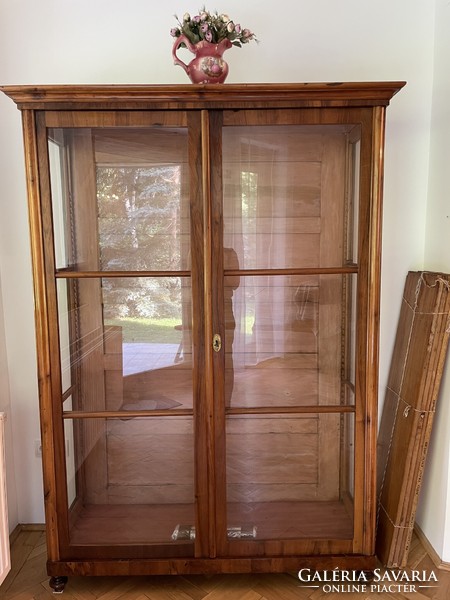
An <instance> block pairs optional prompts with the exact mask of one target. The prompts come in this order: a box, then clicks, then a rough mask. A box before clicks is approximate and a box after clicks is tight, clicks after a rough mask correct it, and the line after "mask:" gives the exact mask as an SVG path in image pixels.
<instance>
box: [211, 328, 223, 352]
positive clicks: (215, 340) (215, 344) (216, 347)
mask: <svg viewBox="0 0 450 600" xmlns="http://www.w3.org/2000/svg"><path fill="white" fill-rule="evenodd" d="M213 348H214V352H220V349H221V348H222V338H221V337H220V335H219V334H218V333H216V334H214V337H213Z"/></svg>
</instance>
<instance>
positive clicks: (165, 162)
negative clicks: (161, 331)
mask: <svg viewBox="0 0 450 600" xmlns="http://www.w3.org/2000/svg"><path fill="white" fill-rule="evenodd" d="M55 140H57V142H56V141H55ZM49 154H50V173H51V185H52V202H53V215H54V220H55V253H56V257H57V267H58V268H63V267H70V268H71V269H74V270H94V271H98V270H113V271H124V270H133V271H140V270H144V271H146V270H147V271H148V270H171V271H179V270H186V269H188V264H189V259H190V245H189V232H190V225H189V169H188V165H187V130H186V129H183V128H162V127H158V128H156V127H154V128H147V129H132V130H130V129H116V130H112V129H111V130H109V129H94V130H91V129H76V130H75V129H74V130H72V129H64V130H63V129H52V130H50V138H49ZM64 173H67V174H68V176H63V175H64Z"/></svg>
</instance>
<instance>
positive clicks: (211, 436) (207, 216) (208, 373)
mask: <svg viewBox="0 0 450 600" xmlns="http://www.w3.org/2000/svg"><path fill="white" fill-rule="evenodd" d="M201 136H202V196H203V261H204V262H203V273H204V280H203V283H204V287H203V302H204V328H205V330H204V331H205V339H204V349H205V371H204V380H205V409H206V414H207V429H206V431H207V435H206V438H207V439H206V456H207V472H208V514H209V528H208V538H209V556H210V557H211V558H214V557H216V556H217V543H216V502H215V491H216V470H215V467H216V456H215V449H216V447H215V439H216V431H215V421H214V374H213V358H214V357H213V349H212V338H213V322H212V321H213V306H212V289H213V281H212V277H213V275H212V235H213V234H212V223H211V139H210V136H211V123H210V114H209V112H208V111H207V110H202V111H201Z"/></svg>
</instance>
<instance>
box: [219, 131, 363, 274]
mask: <svg viewBox="0 0 450 600" xmlns="http://www.w3.org/2000/svg"><path fill="white" fill-rule="evenodd" d="M353 128H354V127H353V126H350V125H324V126H322V127H317V126H315V127H310V126H301V125H290V126H286V125H283V126H266V127H253V126H248V127H246V126H242V127H226V128H224V130H223V157H224V164H223V181H224V202H223V210H224V245H225V246H226V247H228V248H233V249H234V250H235V252H236V254H237V258H238V262H239V265H240V268H241V269H252V268H267V269H274V268H287V267H297V268H299V267H330V266H341V265H342V264H344V263H345V262H346V261H347V256H346V253H347V250H346V247H345V246H346V237H347V238H348V237H351V238H352V237H353V231H349V230H347V229H348V227H352V226H353V222H352V221H351V220H349V219H348V218H346V212H347V211H348V206H347V204H348V202H349V199H348V197H349V187H350V185H351V184H354V188H355V189H356V185H357V180H356V179H355V177H354V175H353V167H356V166H357V162H356V159H355V160H353V161H349V160H348V152H349V150H348V148H349V144H350V143H351V141H350V131H351V130H352V129H353ZM352 139H353V138H352ZM354 147H355V148H357V149H356V150H355V152H357V151H359V147H356V146H354ZM353 198H357V193H356V191H355V192H354V193H352V196H351V199H350V201H351V200H353ZM346 226H347V227H346Z"/></svg>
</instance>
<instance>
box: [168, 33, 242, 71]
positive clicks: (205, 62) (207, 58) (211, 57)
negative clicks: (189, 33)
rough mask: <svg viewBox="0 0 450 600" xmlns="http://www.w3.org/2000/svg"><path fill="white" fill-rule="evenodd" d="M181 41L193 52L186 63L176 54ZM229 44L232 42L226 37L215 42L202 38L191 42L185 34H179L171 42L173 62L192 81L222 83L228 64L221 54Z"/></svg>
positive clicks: (229, 46)
mask: <svg viewBox="0 0 450 600" xmlns="http://www.w3.org/2000/svg"><path fill="white" fill-rule="evenodd" d="M183 43H184V44H185V46H186V48H187V49H188V50H190V52H192V54H195V58H193V59H192V60H191V62H190V63H189V64H188V65H187V64H186V63H184V62H183V61H182V60H180V59H179V58H178V56H177V50H178V48H179V47H180V46H181V44H183ZM231 46H232V43H231V42H230V40H229V39H227V38H225V39H223V40H221V41H220V42H217V43H214V42H207V41H206V40H202V41H201V42H197V44H192V43H191V42H190V41H189V40H188V38H187V37H186V36H185V35H180V36H179V37H177V38H176V40H175V42H174V44H173V48H172V56H173V62H174V64H176V65H180V67H183V69H184V70H185V71H186V73H187V74H188V77H189V78H190V80H191V81H192V83H223V82H224V81H225V79H226V77H227V75H228V64H227V63H226V62H225V61H224V60H223V58H222V55H223V53H224V52H225V50H228V49H229V48H231Z"/></svg>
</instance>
